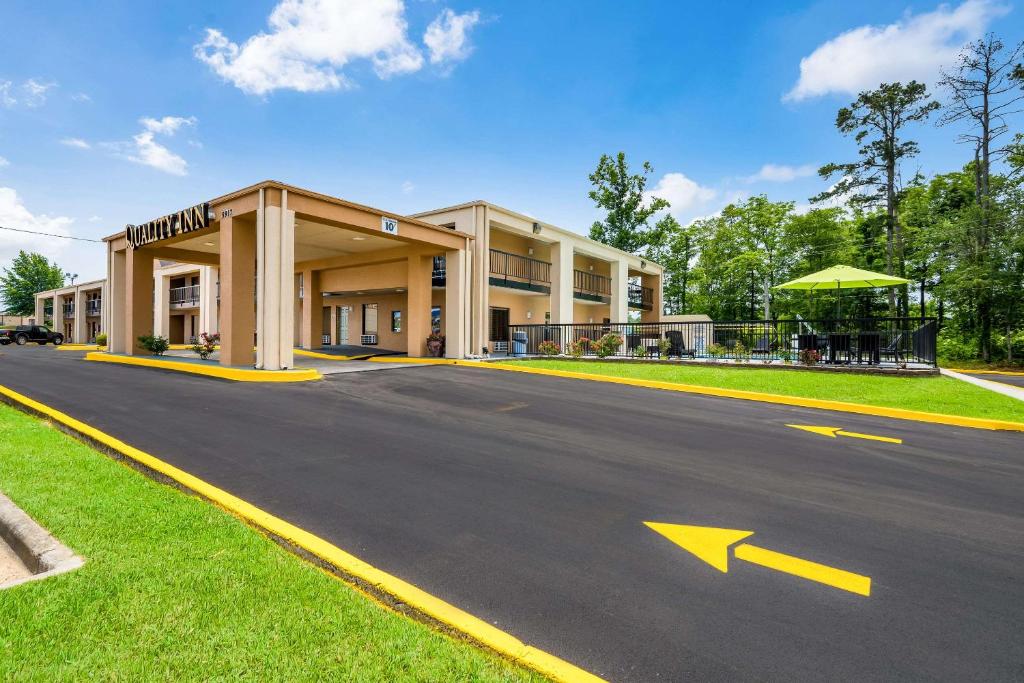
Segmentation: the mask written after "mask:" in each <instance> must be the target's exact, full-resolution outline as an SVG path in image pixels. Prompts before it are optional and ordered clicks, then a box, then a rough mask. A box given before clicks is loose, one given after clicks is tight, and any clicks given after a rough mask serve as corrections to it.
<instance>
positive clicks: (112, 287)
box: [103, 251, 134, 353]
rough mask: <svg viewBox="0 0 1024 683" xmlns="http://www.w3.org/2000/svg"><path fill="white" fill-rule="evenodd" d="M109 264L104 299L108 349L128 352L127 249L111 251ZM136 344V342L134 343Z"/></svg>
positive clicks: (104, 327) (104, 329) (113, 351)
mask: <svg viewBox="0 0 1024 683" xmlns="http://www.w3.org/2000/svg"><path fill="white" fill-rule="evenodd" d="M109 256H110V259H109V262H108V264H107V291H106V293H105V294H104V299H103V320H104V325H103V331H104V332H106V333H107V350H108V351H110V353H126V352H127V351H128V346H127V345H126V343H125V342H126V340H127V338H128V335H127V334H126V333H125V323H126V322H127V317H128V301H127V298H126V297H125V285H126V277H127V273H126V271H127V261H128V258H127V253H126V251H111V252H110V254H109ZM133 346H134V344H133Z"/></svg>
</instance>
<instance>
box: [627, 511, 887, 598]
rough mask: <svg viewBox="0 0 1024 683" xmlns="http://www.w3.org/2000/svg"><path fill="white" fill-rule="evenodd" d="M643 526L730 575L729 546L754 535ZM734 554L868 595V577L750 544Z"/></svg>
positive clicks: (681, 526) (700, 528) (651, 524)
mask: <svg viewBox="0 0 1024 683" xmlns="http://www.w3.org/2000/svg"><path fill="white" fill-rule="evenodd" d="M644 524H646V525H647V526H648V527H650V528H651V529H653V530H654V531H657V532H658V533H659V534H661V535H662V536H664V537H665V538H667V539H668V540H670V541H672V542H673V543H675V544H676V545H678V546H679V547H681V548H682V549H683V550H686V551H687V552H690V553H693V554H694V555H696V556H697V557H699V558H700V559H702V560H704V561H705V562H707V563H708V564H710V565H711V566H712V567H714V568H715V569H717V570H719V571H721V572H728V571H729V546H731V545H733V544H734V543H736V542H737V541H741V540H743V539H744V538H746V537H747V536H752V535H753V534H754V532H753V531H741V530H739V529H719V528H716V527H710V526H688V525H686V524H663V523H660V522H644ZM733 554H734V555H735V557H736V559H738V560H746V561H747V562H751V563H753V564H758V565H761V566H762V567H768V568H769V569H775V570H776V571H780V572H785V573H786V574H793V575H794V576H799V577H801V578H804V579H808V580H810V581H817V582H818V583H823V584H825V585H826V586H832V587H833V588H839V589H840V590H844V591H850V592H851V593H856V594H858V595H864V596H869V595H871V577H868V576H861V575H860V574H854V573H852V572H848V571H845V570H843V569H836V568H835V567H829V566H827V565H824V564H818V563H817V562H810V561H808V560H802V559H800V558H799V557H793V556H792V555H784V554H783V553H777V552H775V551H774V550H766V549H765V548H759V547H757V546H755V545H750V544H749V543H741V544H740V545H738V546H736V549H735V550H734V553H733Z"/></svg>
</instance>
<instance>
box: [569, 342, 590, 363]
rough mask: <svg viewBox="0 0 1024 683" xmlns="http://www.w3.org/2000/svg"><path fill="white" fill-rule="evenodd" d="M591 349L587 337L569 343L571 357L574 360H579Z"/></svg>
mask: <svg viewBox="0 0 1024 683" xmlns="http://www.w3.org/2000/svg"><path fill="white" fill-rule="evenodd" d="M589 348H590V340H589V339H587V338H586V337H580V338H579V339H577V340H576V341H572V342H569V348H568V351H569V355H570V356H572V357H573V358H579V357H581V356H582V355H583V354H585V353H586V352H587V350H588V349H589Z"/></svg>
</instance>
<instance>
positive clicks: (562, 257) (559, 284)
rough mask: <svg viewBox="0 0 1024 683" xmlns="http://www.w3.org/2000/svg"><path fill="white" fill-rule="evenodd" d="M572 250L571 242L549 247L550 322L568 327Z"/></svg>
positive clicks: (570, 311)
mask: <svg viewBox="0 0 1024 683" xmlns="http://www.w3.org/2000/svg"><path fill="white" fill-rule="evenodd" d="M572 256H573V250H572V243H571V242H555V243H554V244H552V245H551V270H552V273H551V322H552V323H554V324H556V325H558V324H560V325H570V324H572V322H573V319H572V294H573V261H572Z"/></svg>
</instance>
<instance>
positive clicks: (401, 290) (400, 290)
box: [395, 289, 405, 292]
mask: <svg viewBox="0 0 1024 683" xmlns="http://www.w3.org/2000/svg"><path fill="white" fill-rule="evenodd" d="M395 291H396V292H404V291H405V290H404V289H396V290H395Z"/></svg>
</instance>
